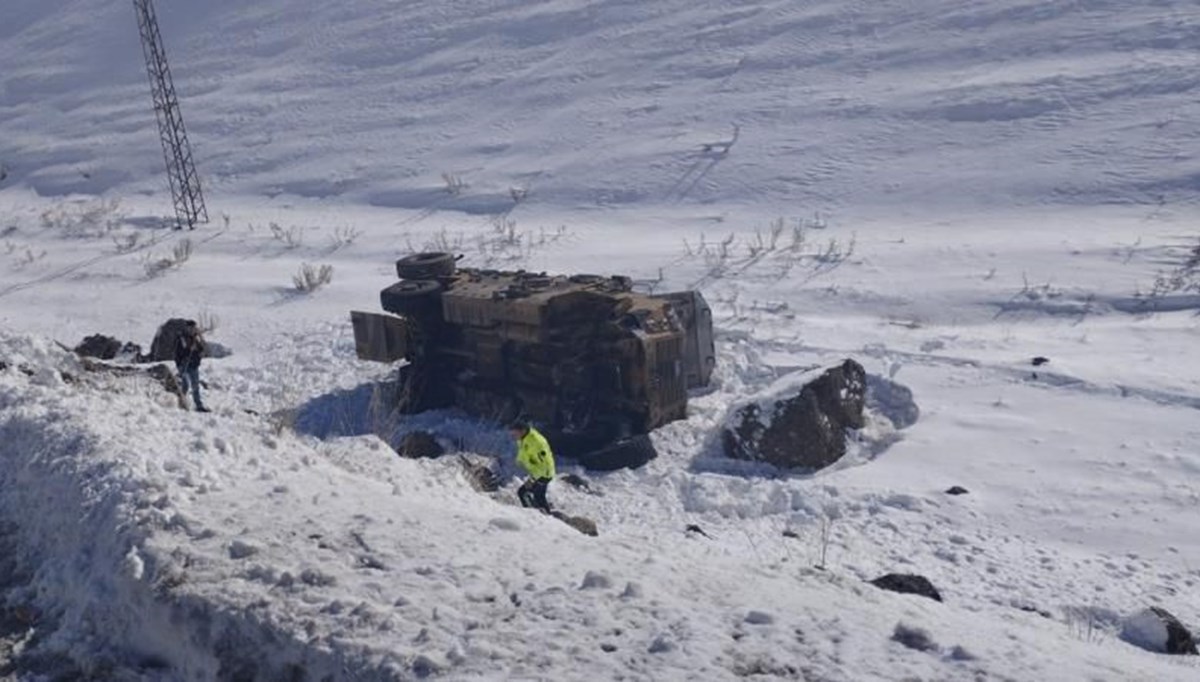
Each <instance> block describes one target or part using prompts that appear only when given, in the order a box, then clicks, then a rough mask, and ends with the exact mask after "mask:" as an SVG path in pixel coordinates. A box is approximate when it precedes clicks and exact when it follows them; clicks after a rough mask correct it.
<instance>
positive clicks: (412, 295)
mask: <svg viewBox="0 0 1200 682" xmlns="http://www.w3.org/2000/svg"><path fill="white" fill-rule="evenodd" d="M441 293H442V285H441V284H439V283H438V282H437V281H435V280H432V279H406V280H402V281H400V282H396V283H395V284H393V285H392V286H390V287H388V288H386V289H384V290H383V291H381V292H379V304H380V306H381V307H382V308H383V309H384V310H386V311H388V312H389V313H395V314H397V315H406V316H409V317H423V316H426V315H429V314H431V313H435V312H436V311H437V307H438V305H439V304H440V300H439V298H438V296H439V294H441Z"/></svg>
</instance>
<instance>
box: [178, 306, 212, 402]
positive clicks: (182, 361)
mask: <svg viewBox="0 0 1200 682" xmlns="http://www.w3.org/2000/svg"><path fill="white" fill-rule="evenodd" d="M204 351H205V345H204V337H203V336H201V335H200V327H199V326H198V325H197V324H196V321H195V320H188V321H187V326H186V327H184V329H183V332H182V333H180V334H179V336H178V337H177V338H176V339H175V369H176V371H178V372H179V387H180V388H181V389H183V392H184V393H187V392H188V390H189V388H190V389H191V392H192V404H193V405H194V406H195V407H196V411H197V412H208V408H207V407H205V406H204V402H203V401H202V400H200V359H201V358H203V357H204Z"/></svg>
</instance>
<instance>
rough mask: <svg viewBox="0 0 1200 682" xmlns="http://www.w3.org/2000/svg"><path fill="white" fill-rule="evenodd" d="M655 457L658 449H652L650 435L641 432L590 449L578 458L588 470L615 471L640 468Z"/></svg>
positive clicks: (652, 444)
mask: <svg viewBox="0 0 1200 682" xmlns="http://www.w3.org/2000/svg"><path fill="white" fill-rule="evenodd" d="M655 457H658V451H657V450H655V449H654V443H653V441H651V440H650V436H648V435H646V434H644V433H643V434H640V435H637V436H630V437H629V438H622V439H621V440H619V441H617V442H615V443H613V444H612V445H607V446H605V447H602V448H600V449H598V450H592V451H591V452H589V453H587V454H585V455H583V456H582V457H579V458H578V460H579V463H580V464H582V465H583V466H584V468H586V469H588V470H590V471H616V470H617V469H637V468H640V467H642V466H644V465H645V464H646V462H649V461H650V460H652V459H654V458H655Z"/></svg>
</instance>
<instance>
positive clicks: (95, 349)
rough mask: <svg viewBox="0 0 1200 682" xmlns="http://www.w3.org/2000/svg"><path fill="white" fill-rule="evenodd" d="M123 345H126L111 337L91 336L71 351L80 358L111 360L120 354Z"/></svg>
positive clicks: (139, 350)
mask: <svg viewBox="0 0 1200 682" xmlns="http://www.w3.org/2000/svg"><path fill="white" fill-rule="evenodd" d="M125 345H126V344H123V343H121V342H120V341H118V340H117V339H114V338H113V337H111V336H104V335H103V334H92V335H91V336H88V337H85V338H84V339H83V341H81V342H80V343H79V345H78V346H75V348H73V349H72V350H73V351H74V352H75V354H76V355H78V356H80V357H84V358H96V359H97V360H112V359H113V358H115V357H117V355H118V354H120V352H121V349H122V348H124V347H125ZM140 352H141V349H140V348H139V349H138V353H140Z"/></svg>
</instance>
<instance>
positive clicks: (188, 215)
mask: <svg viewBox="0 0 1200 682" xmlns="http://www.w3.org/2000/svg"><path fill="white" fill-rule="evenodd" d="M133 8H134V11H135V12H137V19H138V31H139V32H140V33H141V35H142V53H143V54H144V55H145V57H146V73H147V75H149V77H150V94H151V96H152V97H153V98H154V113H155V115H156V116H157V117H158V136H159V138H160V139H161V141H162V148H163V157H164V158H165V159H166V161H167V179H168V180H169V181H170V183H171V200H172V201H173V202H174V204H175V229H177V230H181V229H183V227H184V226H185V225H186V226H187V228H188V229H189V230H191V229H195V227H196V224H197V223H207V222H208V210H207V209H206V208H205V207H204V194H203V192H201V190H200V176H199V175H197V174H196V164H195V162H193V161H192V146H191V145H190V144H189V143H188V138H187V131H186V130H184V128H183V116H182V115H181V114H180V113H179V98H178V97H176V95H175V83H174V81H172V80H171V69H170V67H169V66H167V53H166V50H165V49H163V43H162V34H161V33H160V32H159V30H158V16H157V15H156V14H155V12H154V2H153V0H133Z"/></svg>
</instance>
